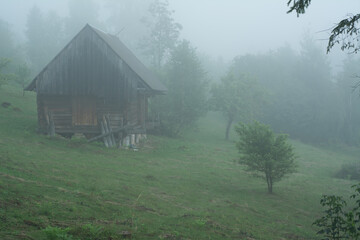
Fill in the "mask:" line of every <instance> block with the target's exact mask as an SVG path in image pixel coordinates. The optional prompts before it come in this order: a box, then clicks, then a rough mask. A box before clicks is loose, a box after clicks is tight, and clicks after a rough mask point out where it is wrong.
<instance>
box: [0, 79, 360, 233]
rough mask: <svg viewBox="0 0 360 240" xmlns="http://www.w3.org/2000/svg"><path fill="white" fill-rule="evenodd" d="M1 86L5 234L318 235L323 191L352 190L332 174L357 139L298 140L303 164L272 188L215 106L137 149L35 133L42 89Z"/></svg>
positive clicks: (0, 185)
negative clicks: (338, 143)
mask: <svg viewBox="0 0 360 240" xmlns="http://www.w3.org/2000/svg"><path fill="white" fill-rule="evenodd" d="M0 91H1V92H0V102H1V103H2V102H8V103H10V104H11V105H10V106H9V107H7V108H5V107H0V115H1V118H0V126H1V130H0V163H1V164H0V189H1V191H0V205H1V208H0V218H1V224H0V238H1V239H22V238H23V239H30V238H32V239H49V236H57V237H60V239H61V238H63V239H67V238H68V239H71V238H72V239H91V237H94V239H95V238H96V239H110V238H111V239H124V238H130V237H131V238H132V239H207V238H212V239H316V231H317V230H318V229H317V228H316V226H312V222H313V221H314V220H315V219H316V218H317V217H319V216H321V214H322V213H321V209H319V199H320V197H321V195H322V194H328V195H330V194H334V193H336V194H337V195H344V196H349V195H350V194H349V193H350V192H351V189H350V186H351V185H353V184H354V183H355V182H354V181H351V180H342V179H338V178H334V177H333V175H334V173H335V172H336V171H338V170H339V169H340V168H341V166H342V164H346V163H352V162H354V161H355V160H356V157H357V154H358V151H357V150H356V149H346V151H344V149H339V150H338V151H332V150H327V149H321V148H316V147H314V146H309V145H306V144H302V143H300V142H297V141H291V143H292V144H293V146H294V151H295V153H296V155H298V156H299V158H298V159H297V162H298V165H299V167H298V172H297V173H295V174H293V175H291V176H289V177H288V178H285V179H284V180H283V181H281V182H279V183H278V184H277V185H276V186H277V187H276V192H275V193H274V194H273V195H268V194H267V193H266V186H264V183H263V181H261V180H259V179H256V178H252V176H251V175H249V174H248V173H247V172H246V171H244V169H243V167H242V166H240V165H239V164H238V163H237V162H238V159H239V154H238V152H237V149H236V147H235V144H234V142H231V141H225V140H224V139H223V128H218V127H216V126H218V125H219V124H221V123H222V119H221V116H218V115H217V114H214V113H209V114H208V116H207V117H206V118H203V119H201V122H200V123H201V124H199V127H198V128H197V129H193V130H192V131H191V132H187V133H186V134H184V136H183V137H181V138H175V139H173V138H166V137H155V136H148V139H147V141H146V142H145V143H144V146H143V147H142V148H141V149H140V151H138V152H134V151H130V150H118V149H106V148H104V146H103V144H102V143H91V144H89V143H87V142H86V140H85V139H83V138H81V137H75V138H73V139H71V140H69V139H65V138H62V137H59V136H57V137H54V138H49V137H47V136H44V135H38V134H37V133H36V126H37V124H36V121H37V118H36V109H35V96H34V95H33V94H26V95H25V96H24V97H22V92H21V91H19V89H18V88H13V87H11V86H5V87H4V88H3V89H1V90H0ZM14 109H19V110H14ZM230 139H234V140H235V139H236V135H235V132H234V131H232V132H231V133H230Z"/></svg>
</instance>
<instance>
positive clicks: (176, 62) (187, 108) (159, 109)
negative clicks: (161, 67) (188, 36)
mask: <svg viewBox="0 0 360 240" xmlns="http://www.w3.org/2000/svg"><path fill="white" fill-rule="evenodd" d="M164 78H165V79H164V81H163V82H164V84H165V85H166V87H167V89H168V91H167V94H166V95H165V96H159V97H158V98H155V99H153V100H152V102H151V111H153V112H155V113H159V116H160V119H161V122H162V126H161V128H162V129H161V131H162V133H164V134H166V135H172V136H176V135H180V133H181V132H182V131H183V130H184V129H186V128H189V127H192V126H194V125H195V123H196V121H197V120H198V119H199V117H201V116H203V115H204V114H205V113H206V90H207V79H206V74H205V71H204V70H203V68H202V65H201V63H200V61H199V59H198V57H197V54H196V49H195V48H193V47H192V46H191V45H190V43H189V42H188V41H186V40H183V41H182V42H181V43H180V44H179V45H178V46H177V47H176V48H175V50H174V51H172V54H171V57H170V60H169V62H168V63H167V64H166V66H165V72H164Z"/></svg>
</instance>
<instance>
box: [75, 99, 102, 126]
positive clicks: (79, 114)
mask: <svg viewBox="0 0 360 240" xmlns="http://www.w3.org/2000/svg"><path fill="white" fill-rule="evenodd" d="M72 124H73V125H74V126H96V125H97V116H96V98H95V97H91V96H74V97H73V98H72Z"/></svg>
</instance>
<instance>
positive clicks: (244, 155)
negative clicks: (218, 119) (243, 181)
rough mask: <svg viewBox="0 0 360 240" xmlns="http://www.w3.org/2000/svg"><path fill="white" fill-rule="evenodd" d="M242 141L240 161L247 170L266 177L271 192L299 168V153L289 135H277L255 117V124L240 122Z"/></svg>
mask: <svg viewBox="0 0 360 240" xmlns="http://www.w3.org/2000/svg"><path fill="white" fill-rule="evenodd" d="M236 132H237V133H238V134H239V138H240V139H239V141H238V142H237V144H236V146H237V148H238V149H239V152H240V153H241V157H240V161H239V163H240V164H244V165H246V167H247V168H246V171H249V172H251V173H253V174H254V176H255V177H259V178H262V179H264V180H265V181H266V183H267V187H268V192H269V193H272V192H273V184H274V183H275V182H278V181H280V180H281V179H282V178H283V177H284V176H286V175H288V174H290V173H294V172H295V170H296V164H295V158H296V157H295V154H294V150H293V147H292V145H291V144H289V143H288V142H287V135H284V134H280V135H277V136H276V135H275V134H274V133H273V131H272V130H271V129H270V127H269V126H267V125H264V124H262V123H259V122H257V121H254V122H253V123H252V124H248V125H246V124H243V123H239V125H238V126H236Z"/></svg>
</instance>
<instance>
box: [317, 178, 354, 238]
mask: <svg viewBox="0 0 360 240" xmlns="http://www.w3.org/2000/svg"><path fill="white" fill-rule="evenodd" d="M352 188H354V190H355V193H354V194H353V195H351V196H350V198H351V199H353V200H354V201H355V205H354V207H353V208H352V209H351V210H350V211H348V212H347V211H345V210H344V208H345V207H346V206H347V203H346V201H345V200H344V199H343V198H342V197H339V196H334V195H330V196H329V195H323V196H322V198H321V200H320V204H321V206H323V207H326V209H325V211H324V215H323V216H322V217H320V218H319V219H317V220H315V221H314V223H313V225H316V226H317V227H319V228H320V230H319V231H318V232H317V234H318V235H321V236H322V238H321V239H323V240H340V239H360V184H357V185H354V186H352Z"/></svg>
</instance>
